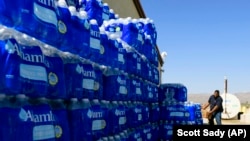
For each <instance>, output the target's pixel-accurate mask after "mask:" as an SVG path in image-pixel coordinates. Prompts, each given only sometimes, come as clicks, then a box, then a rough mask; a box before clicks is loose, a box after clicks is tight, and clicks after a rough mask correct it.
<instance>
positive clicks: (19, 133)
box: [9, 94, 34, 141]
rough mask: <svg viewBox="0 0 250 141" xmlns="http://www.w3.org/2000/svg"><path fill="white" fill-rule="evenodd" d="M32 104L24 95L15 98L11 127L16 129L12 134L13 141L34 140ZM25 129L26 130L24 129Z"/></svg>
mask: <svg viewBox="0 0 250 141" xmlns="http://www.w3.org/2000/svg"><path fill="white" fill-rule="evenodd" d="M31 107H32V106H31V104H30V103H29V102H28V97H26V96H25V95H24V94H18V95H16V96H15V101H14V103H13V110H11V112H9V113H10V121H11V122H10V127H15V130H14V131H13V132H12V134H13V135H15V136H14V137H13V140H20V141H22V140H23V141H24V140H33V132H32V129H33V126H34V123H33V120H34V119H33V118H34V116H33V113H31V111H30V110H31ZM23 127H25V128H23Z"/></svg>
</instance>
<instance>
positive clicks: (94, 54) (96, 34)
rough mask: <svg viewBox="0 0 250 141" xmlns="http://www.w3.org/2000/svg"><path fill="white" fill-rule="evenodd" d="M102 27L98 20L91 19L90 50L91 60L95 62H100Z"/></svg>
mask: <svg viewBox="0 0 250 141" xmlns="http://www.w3.org/2000/svg"><path fill="white" fill-rule="evenodd" d="M100 38H101V36H100V29H99V25H98V23H97V21H96V20H94V19H92V20H90V41H89V50H90V56H89V57H90V60H91V61H93V62H97V63H99V62H100V61H99V56H100V53H101V52H100V50H101V48H100V45H101V41H100Z"/></svg>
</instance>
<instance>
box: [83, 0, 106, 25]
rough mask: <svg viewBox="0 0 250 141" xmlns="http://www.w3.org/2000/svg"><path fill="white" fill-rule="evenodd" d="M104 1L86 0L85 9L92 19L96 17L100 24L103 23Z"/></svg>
mask: <svg viewBox="0 0 250 141" xmlns="http://www.w3.org/2000/svg"><path fill="white" fill-rule="evenodd" d="M102 7H103V2H102V1H101V0H86V8H85V11H87V13H88V17H89V19H90V20H92V19H95V20H96V21H97V23H98V26H101V25H102V23H103V18H102V13H103V8H102Z"/></svg>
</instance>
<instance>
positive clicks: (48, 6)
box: [0, 0, 160, 141]
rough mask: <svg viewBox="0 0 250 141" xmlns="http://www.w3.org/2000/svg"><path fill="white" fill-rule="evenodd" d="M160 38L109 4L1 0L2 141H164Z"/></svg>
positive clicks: (82, 0)
mask: <svg viewBox="0 0 250 141" xmlns="http://www.w3.org/2000/svg"><path fill="white" fill-rule="evenodd" d="M156 38H157V36H156V29H155V27H154V22H153V21H152V20H150V19H132V18H119V16H118V15H117V14H115V13H114V11H113V10H112V9H111V8H110V7H109V6H108V4H107V3H103V2H102V1H101V0H80V1H78V0H31V1H30V0H16V1H15V2H14V3H13V2H11V1H9V0H0V66H1V68H2V69H1V70H0V115H1V117H0V122H1V123H0V124H1V126H0V140H1V141H17V140H18V141H24V140H25V141H33V140H44V141H52V140H53V141H55V140H61V141H91V140H93V141H95V140H100V141H101V140H115V141H119V140H127V141H133V140H145V141H147V140H152V141H154V140H159V137H160V136H159V129H160V128H159V124H158V123H159V119H160V116H159V115H160V108H159V103H158V90H159V71H158V67H157V66H158V53H157V50H156Z"/></svg>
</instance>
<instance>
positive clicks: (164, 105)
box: [159, 83, 203, 140]
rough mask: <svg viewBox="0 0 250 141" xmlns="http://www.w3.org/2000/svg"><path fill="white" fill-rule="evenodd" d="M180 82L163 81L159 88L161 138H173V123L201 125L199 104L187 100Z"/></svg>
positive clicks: (185, 91) (183, 86)
mask: <svg viewBox="0 0 250 141" xmlns="http://www.w3.org/2000/svg"><path fill="white" fill-rule="evenodd" d="M187 93H188V92H187V88H186V86H185V85H183V84H181V83H164V84H161V85H160V88H159V103H160V131H161V133H160V134H161V137H160V138H161V139H162V140H172V139H173V126H174V125H202V124H203V119H202V113H201V105H200V104H199V103H193V102H191V101H188V100H187Z"/></svg>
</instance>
